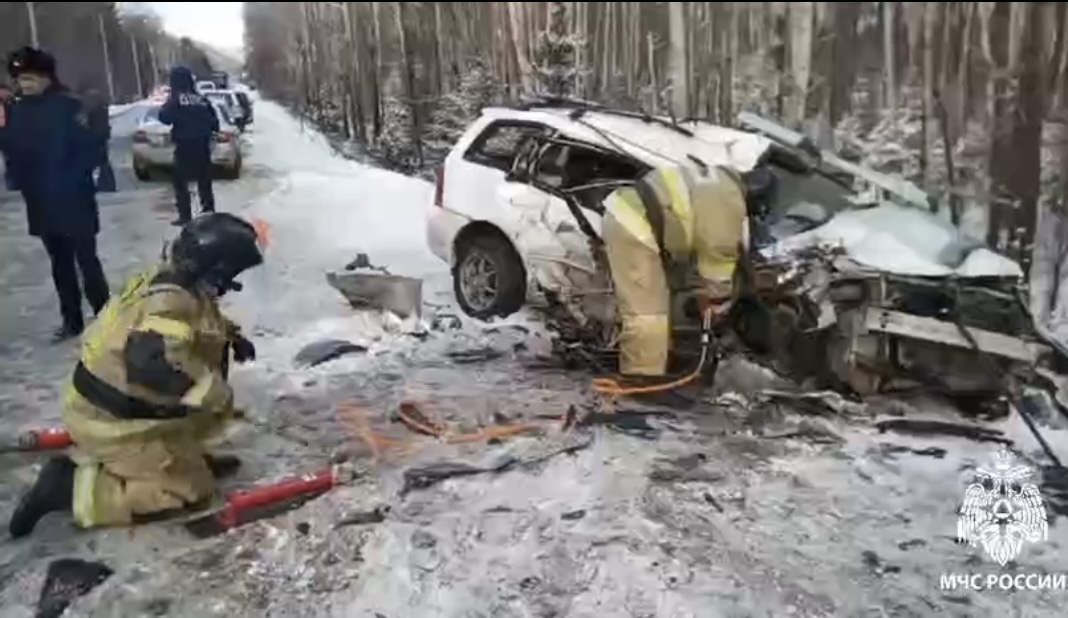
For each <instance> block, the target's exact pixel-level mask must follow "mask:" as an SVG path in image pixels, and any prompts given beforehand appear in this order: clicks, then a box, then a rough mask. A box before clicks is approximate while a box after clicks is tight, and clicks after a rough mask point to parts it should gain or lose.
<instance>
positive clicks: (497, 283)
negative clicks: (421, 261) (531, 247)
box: [452, 233, 527, 320]
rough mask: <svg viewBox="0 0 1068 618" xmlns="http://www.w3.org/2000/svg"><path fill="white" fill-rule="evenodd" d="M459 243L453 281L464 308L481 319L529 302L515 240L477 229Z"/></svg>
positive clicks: (469, 313) (454, 288) (524, 271)
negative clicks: (513, 245)
mask: <svg viewBox="0 0 1068 618" xmlns="http://www.w3.org/2000/svg"><path fill="white" fill-rule="evenodd" d="M458 245H459V246H458V247H457V252H456V266H455V267H454V269H453V274H452V281H453V291H454V292H455V293H456V300H457V302H458V303H459V304H460V309H462V310H463V312H464V313H466V314H467V315H469V316H471V317H473V318H476V319H479V320H485V319H489V318H492V317H507V316H509V315H512V314H513V313H515V312H516V311H519V309H520V308H521V307H522V306H523V303H524V302H526V288H527V280H526V269H525V268H523V262H522V261H521V260H520V259H519V255H518V254H517V253H516V252H515V249H514V248H512V245H511V243H509V242H508V240H507V239H505V238H504V237H503V236H500V235H498V234H492V233H477V234H476V235H473V236H470V237H469V238H467V239H461V240H460V242H459V243H458Z"/></svg>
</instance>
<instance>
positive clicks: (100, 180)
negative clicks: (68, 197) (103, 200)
mask: <svg viewBox="0 0 1068 618" xmlns="http://www.w3.org/2000/svg"><path fill="white" fill-rule="evenodd" d="M79 91H80V92H79V94H80V95H81V99H82V105H84V106H85V111H86V115H87V118H88V121H89V132H90V133H92V134H93V144H94V146H95V149H96V156H97V161H98V164H97V167H96V171H97V173H98V175H97V179H96V190H97V191H98V192H100V193H114V192H115V191H116V187H115V170H114V169H113V168H112V167H111V160H110V159H109V158H108V142H109V141H110V140H111V119H110V118H109V116H108V103H107V100H106V99H105V98H104V96H103V95H102V94H101V93H100V91H99V90H98V89H97V88H96V87H95V86H92V85H84V86H82V87H81V88H80V89H79Z"/></svg>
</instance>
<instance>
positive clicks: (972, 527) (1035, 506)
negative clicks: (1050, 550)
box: [957, 447, 1049, 566]
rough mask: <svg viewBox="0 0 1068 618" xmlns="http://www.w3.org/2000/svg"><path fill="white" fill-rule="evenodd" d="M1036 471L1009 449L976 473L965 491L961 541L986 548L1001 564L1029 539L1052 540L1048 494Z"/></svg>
mask: <svg viewBox="0 0 1068 618" xmlns="http://www.w3.org/2000/svg"><path fill="white" fill-rule="evenodd" d="M1034 472H1035V470H1034V468H1032V467H1031V466H1028V465H1027V464H1025V463H1021V462H1019V461H1018V460H1017V458H1016V456H1015V455H1013V454H1012V452H1010V451H1009V450H1008V449H1007V448H1005V447H1002V448H1001V449H1000V450H998V451H997V452H996V453H995V454H994V457H993V459H992V460H991V462H990V463H989V464H988V465H986V466H981V467H979V469H978V470H976V478H975V481H973V482H972V484H971V485H968V488H967V489H966V490H965V491H964V503H963V504H962V505H961V507H960V512H959V517H958V519H957V540H958V541H959V542H961V543H968V544H969V545H971V546H972V547H976V546H980V545H981V546H982V548H983V551H985V552H986V554H987V555H988V556H990V558H991V559H993V560H994V561H995V562H997V563H998V564H999V565H1001V566H1005V563H1007V562H1008V561H1009V560H1013V559H1015V558H1016V557H1017V556H1019V555H1020V552H1022V551H1023V545H1024V542H1025V541H1026V542H1028V543H1037V542H1038V541H1044V540H1046V537H1047V535H1048V534H1049V523H1048V522H1047V520H1046V507H1045V505H1044V504H1043V502H1042V494H1041V493H1040V492H1039V490H1038V485H1036V484H1035V483H1034V482H1032V481H1031V478H1032V476H1033V475H1034Z"/></svg>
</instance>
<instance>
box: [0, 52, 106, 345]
mask: <svg viewBox="0 0 1068 618" xmlns="http://www.w3.org/2000/svg"><path fill="white" fill-rule="evenodd" d="M7 69H8V73H9V74H10V75H11V77H12V78H13V79H15V80H16V81H17V82H18V86H19V94H20V96H19V98H18V100H17V101H15V103H14V104H13V105H11V106H10V108H9V109H8V112H9V113H8V114H7V118H6V121H5V124H4V127H3V128H2V129H0V150H2V151H3V153H4V156H5V157H6V158H7V160H8V162H9V163H10V165H11V171H12V172H13V175H14V179H15V183H16V184H17V185H18V188H19V190H20V191H21V192H22V197H23V199H24V201H25V202H26V219H27V221H28V223H29V228H30V230H29V231H30V235H32V236H37V237H39V238H40V239H41V241H42V242H43V243H44V246H45V250H47V251H48V257H49V259H50V260H51V262H52V280H53V282H54V283H55V286H56V292H57V293H58V295H59V306H60V313H61V315H62V316H63V325H62V326H61V327H60V328H59V330H57V331H56V333H55V336H54V338H53V339H54V341H57V342H58V341H62V340H65V339H69V338H72V337H76V336H77V335H79V334H81V332H82V329H83V328H84V326H85V321H84V317H83V314H82V289H81V286H79V282H78V271H81V275H82V283H84V288H85V296H86V298H87V299H88V300H89V305H90V306H91V307H92V308H93V311H94V312H96V313H99V312H100V310H101V309H102V308H103V307H104V305H105V304H106V303H107V300H108V295H109V294H108V283H107V279H106V278H105V277H104V269H103V267H102V266H101V265H100V259H99V258H98V257H97V253H96V235H97V233H99V231H100V218H99V212H98V210H97V203H96V188H95V187H94V186H93V168H94V167H96V163H97V159H96V154H95V150H94V146H93V138H92V135H91V134H90V132H89V129H88V120H87V118H86V114H85V111H84V110H83V108H82V104H81V101H79V100H78V99H77V98H75V97H74V96H72V95H71V94H69V93H68V92H67V91H66V89H65V88H63V86H62V85H61V84H60V83H59V79H58V78H57V77H56V61H55V59H54V58H53V57H52V55H51V54H49V53H47V52H44V51H41V50H39V49H34V48H32V47H24V48H22V49H19V50H17V51H15V52H14V53H12V54H11V56H10V57H9V59H8V65H7Z"/></svg>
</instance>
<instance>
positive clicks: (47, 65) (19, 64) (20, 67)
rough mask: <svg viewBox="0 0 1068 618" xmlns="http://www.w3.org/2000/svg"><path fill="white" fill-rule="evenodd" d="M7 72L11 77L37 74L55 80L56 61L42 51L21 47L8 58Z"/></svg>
mask: <svg viewBox="0 0 1068 618" xmlns="http://www.w3.org/2000/svg"><path fill="white" fill-rule="evenodd" d="M7 72H8V75H10V76H11V77H18V76H19V75H22V74H23V73H39V74H41V75H47V76H48V77H51V78H53V79H55V77H56V59H55V58H53V57H52V54H50V53H48V52H46V51H44V50H41V49H37V48H35V47H21V48H19V49H17V50H15V51H13V52H11V55H10V56H8V58H7Z"/></svg>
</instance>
